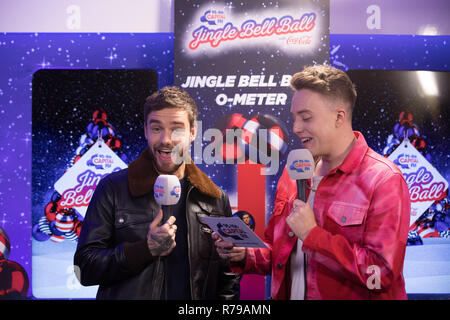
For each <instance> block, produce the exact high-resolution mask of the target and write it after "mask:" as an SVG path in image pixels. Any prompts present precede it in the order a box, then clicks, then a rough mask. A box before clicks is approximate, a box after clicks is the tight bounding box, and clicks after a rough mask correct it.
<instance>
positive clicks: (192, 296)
mask: <svg viewBox="0 0 450 320" xmlns="http://www.w3.org/2000/svg"><path fill="white" fill-rule="evenodd" d="M192 189H193V187H192V186H190V187H189V190H188V193H187V196H186V225H187V231H188V232H187V243H188V260H189V284H190V288H189V289H190V290H191V299H192V300H194V292H193V289H192V288H193V286H192V266H191V241H190V238H191V233H192V232H191V226H190V224H189V219H190V217H189V213H188V207H189V206H188V205H187V203H188V200H189V194H190V193H191V191H192Z"/></svg>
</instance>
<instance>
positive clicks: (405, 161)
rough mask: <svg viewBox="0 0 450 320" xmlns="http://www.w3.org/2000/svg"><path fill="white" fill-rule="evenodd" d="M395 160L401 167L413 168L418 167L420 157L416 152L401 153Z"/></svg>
mask: <svg viewBox="0 0 450 320" xmlns="http://www.w3.org/2000/svg"><path fill="white" fill-rule="evenodd" d="M393 162H394V163H395V164H396V165H397V166H399V167H400V168H401V169H412V168H415V167H417V164H418V163H419V159H417V156H416V155H414V154H406V153H401V154H399V155H398V157H397V159H395V160H394V161H393Z"/></svg>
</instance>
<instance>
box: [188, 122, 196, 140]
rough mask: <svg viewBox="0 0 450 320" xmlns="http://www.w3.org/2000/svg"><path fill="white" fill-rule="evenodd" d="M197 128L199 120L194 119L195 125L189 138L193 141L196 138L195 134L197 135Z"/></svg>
mask: <svg viewBox="0 0 450 320" xmlns="http://www.w3.org/2000/svg"><path fill="white" fill-rule="evenodd" d="M197 130H198V126H197V121H194V125H193V126H192V128H191V133H190V137H189V140H190V141H191V142H193V141H194V140H195V136H196V135H197Z"/></svg>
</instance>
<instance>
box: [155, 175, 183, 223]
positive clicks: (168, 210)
mask: <svg viewBox="0 0 450 320" xmlns="http://www.w3.org/2000/svg"><path fill="white" fill-rule="evenodd" d="M153 195H154V197H155V200H156V202H157V203H158V204H159V205H161V207H162V209H163V220H164V221H167V219H169V217H170V216H171V215H172V206H173V205H175V204H177V203H178V201H179V200H180V196H181V185H180V180H178V177H177V176H174V175H169V174H162V175H160V176H158V178H156V181H155V185H154V187H153Z"/></svg>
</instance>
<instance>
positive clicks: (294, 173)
mask: <svg viewBox="0 0 450 320" xmlns="http://www.w3.org/2000/svg"><path fill="white" fill-rule="evenodd" d="M286 167H287V171H288V174H289V177H290V178H291V179H293V180H296V181H297V198H298V199H300V200H302V201H303V202H306V201H307V199H306V187H307V184H308V179H311V178H312V177H313V175H314V167H315V164H314V159H313V156H312V154H311V152H310V151H309V150H308V149H296V150H292V151H291V152H289V155H288V158H287V162H286Z"/></svg>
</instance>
